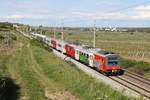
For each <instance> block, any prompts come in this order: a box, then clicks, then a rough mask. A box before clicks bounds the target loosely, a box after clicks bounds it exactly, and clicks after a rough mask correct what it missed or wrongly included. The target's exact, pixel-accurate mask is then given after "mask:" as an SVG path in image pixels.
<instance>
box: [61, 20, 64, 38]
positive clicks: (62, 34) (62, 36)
mask: <svg viewBox="0 0 150 100" xmlns="http://www.w3.org/2000/svg"><path fill="white" fill-rule="evenodd" d="M63 25H64V23H63V20H61V40H64V32H63Z"/></svg>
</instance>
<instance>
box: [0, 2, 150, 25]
mask: <svg viewBox="0 0 150 100" xmlns="http://www.w3.org/2000/svg"><path fill="white" fill-rule="evenodd" d="M0 21H1V22H15V23H23V24H29V25H34V26H38V25H43V26H61V25H62V23H63V26H65V27H92V26H93V24H94V22H95V23H96V26H97V27H108V26H111V27H150V0H0Z"/></svg>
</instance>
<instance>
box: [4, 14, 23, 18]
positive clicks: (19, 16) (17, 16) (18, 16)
mask: <svg viewBox="0 0 150 100" xmlns="http://www.w3.org/2000/svg"><path fill="white" fill-rule="evenodd" d="M23 17H24V16H22V15H10V16H6V17H3V18H7V19H21V18H23Z"/></svg>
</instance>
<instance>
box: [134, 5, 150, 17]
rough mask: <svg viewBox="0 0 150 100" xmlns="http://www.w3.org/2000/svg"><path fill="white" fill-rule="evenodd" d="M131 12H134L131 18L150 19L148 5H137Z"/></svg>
mask: <svg viewBox="0 0 150 100" xmlns="http://www.w3.org/2000/svg"><path fill="white" fill-rule="evenodd" d="M132 12H133V13H134V16H132V19H150V5H148V6H137V7H135V9H134V10H133V11H132Z"/></svg>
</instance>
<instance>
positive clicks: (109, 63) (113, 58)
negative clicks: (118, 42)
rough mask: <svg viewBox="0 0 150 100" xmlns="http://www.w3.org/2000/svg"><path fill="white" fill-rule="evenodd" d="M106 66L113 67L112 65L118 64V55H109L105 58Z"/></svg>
mask: <svg viewBox="0 0 150 100" xmlns="http://www.w3.org/2000/svg"><path fill="white" fill-rule="evenodd" d="M107 66H108V67H113V66H120V59H119V57H118V56H109V57H108V58H107Z"/></svg>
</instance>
